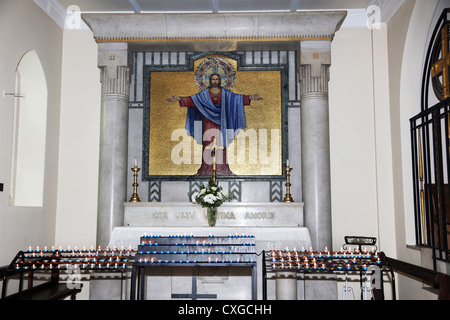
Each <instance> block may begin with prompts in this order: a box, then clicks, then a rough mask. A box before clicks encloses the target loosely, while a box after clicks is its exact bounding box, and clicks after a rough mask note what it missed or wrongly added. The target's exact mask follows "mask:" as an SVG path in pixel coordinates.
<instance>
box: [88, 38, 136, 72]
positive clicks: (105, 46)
mask: <svg viewBox="0 0 450 320" xmlns="http://www.w3.org/2000/svg"><path fill="white" fill-rule="evenodd" d="M97 65H98V67H99V68H100V69H103V70H105V71H106V73H107V77H108V78H117V70H118V67H126V68H128V69H131V66H132V55H131V53H130V50H129V48H128V43H125V42H107V43H99V44H98V62H97Z"/></svg>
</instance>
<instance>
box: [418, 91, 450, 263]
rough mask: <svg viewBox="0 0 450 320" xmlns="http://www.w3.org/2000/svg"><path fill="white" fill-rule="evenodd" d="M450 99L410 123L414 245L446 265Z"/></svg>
mask: <svg viewBox="0 0 450 320" xmlns="http://www.w3.org/2000/svg"><path fill="white" fill-rule="evenodd" d="M449 113H450V99H446V100H443V101H441V102H439V103H438V104H436V105H435V106H433V107H431V108H428V109H426V110H423V111H422V112H420V113H419V114H418V115H416V116H415V117H413V118H411V119H410V126H411V146H412V168H413V189H414V208H415V227H416V244H417V245H418V246H424V247H428V248H431V249H432V252H433V262H434V269H435V270H436V260H437V259H440V260H444V261H449V255H448V249H449V247H448V244H449V239H450V224H449V223H450V139H449V136H450V118H449Z"/></svg>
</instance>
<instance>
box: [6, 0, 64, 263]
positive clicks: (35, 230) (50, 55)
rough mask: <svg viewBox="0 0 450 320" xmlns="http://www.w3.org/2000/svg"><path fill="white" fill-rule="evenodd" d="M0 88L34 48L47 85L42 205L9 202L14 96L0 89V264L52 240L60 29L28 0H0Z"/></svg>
mask: <svg viewBox="0 0 450 320" xmlns="http://www.w3.org/2000/svg"><path fill="white" fill-rule="evenodd" d="M0 30H2V31H1V32H0V43H2V46H1V50H0V70H1V77H0V92H3V90H5V91H6V92H14V83H15V72H16V68H17V65H18V63H19V61H20V59H21V58H22V56H23V55H24V54H25V53H26V52H28V51H30V50H35V51H36V53H37V55H38V57H39V60H40V61H41V63H42V67H43V70H44V73H45V77H46V81H47V88H48V110H47V112H48V113H47V140H46V150H45V153H46V157H45V177H44V200H43V206H42V207H13V206H9V193H10V192H9V191H10V175H11V173H10V172H11V160H12V155H11V152H12V142H13V118H14V108H13V105H14V100H13V98H12V97H11V96H6V97H3V95H2V94H0V150H1V152H0V183H4V190H3V192H0V265H4V264H7V263H9V262H10V261H11V260H12V259H13V258H14V256H15V254H16V253H17V252H18V251H19V250H22V249H27V248H28V247H29V246H30V245H36V244H42V245H52V244H53V242H54V236H55V215H56V194H57V174H58V145H59V141H58V140H59V105H60V91H61V86H60V82H61V50H62V30H61V29H60V28H59V27H58V25H57V24H56V23H55V22H53V21H52V20H51V19H49V18H48V16H47V15H46V14H45V13H44V12H43V11H42V10H41V9H40V8H39V7H38V6H36V5H35V4H34V3H33V2H32V1H29V0H2V1H1V2H0Z"/></svg>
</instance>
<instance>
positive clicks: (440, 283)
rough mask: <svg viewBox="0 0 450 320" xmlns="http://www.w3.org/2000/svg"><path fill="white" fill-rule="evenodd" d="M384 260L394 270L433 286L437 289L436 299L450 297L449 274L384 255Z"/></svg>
mask: <svg viewBox="0 0 450 320" xmlns="http://www.w3.org/2000/svg"><path fill="white" fill-rule="evenodd" d="M386 261H387V262H388V263H389V265H390V266H391V268H392V269H393V270H394V271H396V272H399V273H403V274H405V275H408V276H411V277H413V278H416V279H418V280H420V281H422V282H424V283H426V284H428V285H430V286H432V287H433V288H436V289H439V294H438V300H448V299H450V292H449V290H450V288H449V284H450V276H449V275H447V274H445V273H442V272H437V271H434V270H431V269H428V268H424V267H421V266H417V265H414V264H411V263H408V262H405V261H400V260H397V259H394V258H389V257H386Z"/></svg>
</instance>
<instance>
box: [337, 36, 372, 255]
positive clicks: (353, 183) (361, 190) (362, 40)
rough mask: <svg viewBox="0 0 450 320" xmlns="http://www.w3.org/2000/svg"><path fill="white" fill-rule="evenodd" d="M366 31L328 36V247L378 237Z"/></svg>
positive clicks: (370, 89) (369, 72) (369, 43)
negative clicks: (347, 240) (330, 227)
mask: <svg viewBox="0 0 450 320" xmlns="http://www.w3.org/2000/svg"><path fill="white" fill-rule="evenodd" d="M372 71H373V59H372V39H371V31H370V30H369V29H368V28H366V27H359V28H356V27H355V28H341V29H340V30H339V31H338V32H337V33H336V36H335V38H334V40H333V42H332V47H331V68H330V83H329V89H330V93H329V95H330V98H329V99H330V102H329V108H330V149H331V150H330V152H331V190H332V192H331V197H332V222H333V248H334V249H336V248H337V249H339V248H340V246H342V244H343V243H344V236H346V235H349V236H371V237H377V238H379V237H378V236H379V230H378V218H377V217H378V198H377V159H376V136H375V129H376V128H375V118H374V117H375V113H374V92H373V82H374V78H373V72H372Z"/></svg>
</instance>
